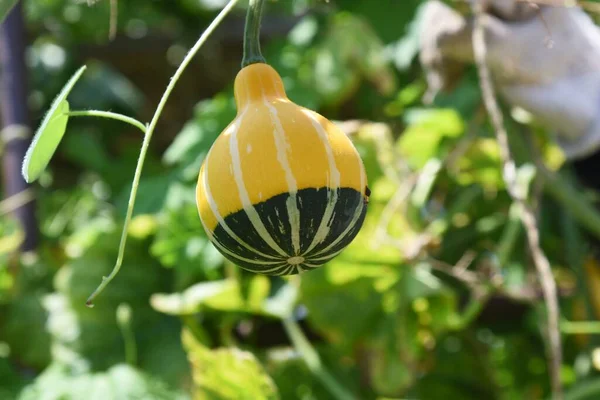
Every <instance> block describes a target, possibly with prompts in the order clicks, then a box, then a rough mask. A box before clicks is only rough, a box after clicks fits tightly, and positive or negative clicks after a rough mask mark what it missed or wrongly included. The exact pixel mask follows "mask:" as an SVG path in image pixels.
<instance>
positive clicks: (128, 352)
mask: <svg viewBox="0 0 600 400" xmlns="http://www.w3.org/2000/svg"><path fill="white" fill-rule="evenodd" d="M131 318H132V316H131V307H130V306H129V304H126V303H122V304H119V306H118V307H117V324H118V325H119V329H120V330H121V334H122V335H123V342H124V343H125V361H126V362H127V364H129V365H131V366H135V365H136V364H137V344H136V343H135V333H134V332H133V328H132V326H131Z"/></svg>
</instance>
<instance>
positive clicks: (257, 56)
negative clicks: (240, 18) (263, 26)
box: [242, 0, 267, 68]
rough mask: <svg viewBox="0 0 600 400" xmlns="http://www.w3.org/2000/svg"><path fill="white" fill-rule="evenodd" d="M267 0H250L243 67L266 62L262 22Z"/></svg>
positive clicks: (245, 28) (245, 31) (245, 29)
mask: <svg viewBox="0 0 600 400" xmlns="http://www.w3.org/2000/svg"><path fill="white" fill-rule="evenodd" d="M264 3H265V0H250V3H249V5H248V13H247V14H246V26H245V27H244V56H243V58H242V68H244V67H247V66H248V65H250V64H256V63H266V62H267V61H266V60H265V58H264V57H263V55H262V53H261V51H260V23H261V20H262V13H263V8H264Z"/></svg>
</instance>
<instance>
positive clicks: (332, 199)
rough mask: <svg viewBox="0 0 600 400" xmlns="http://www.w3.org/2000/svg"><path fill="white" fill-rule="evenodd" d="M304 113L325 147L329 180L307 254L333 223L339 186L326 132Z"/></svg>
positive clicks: (321, 239) (324, 235)
mask: <svg viewBox="0 0 600 400" xmlns="http://www.w3.org/2000/svg"><path fill="white" fill-rule="evenodd" d="M303 112H304V114H305V115H306V116H307V117H308V119H309V120H310V122H311V123H312V126H313V128H314V129H315V131H316V133H317V136H318V137H319V139H321V142H323V146H324V147H325V152H326V153H327V162H328V164H329V177H328V179H329V178H330V179H331V182H327V183H328V184H327V207H326V208H325V213H324V214H323V218H322V219H321V223H320V224H319V228H318V229H317V232H316V233H315V236H314V238H313V240H312V242H311V244H310V246H308V248H307V249H306V251H305V252H304V254H308V252H310V251H311V250H312V249H314V248H315V246H317V245H318V244H320V243H322V242H323V241H324V240H325V238H327V235H328V234H329V230H330V228H331V224H332V223H333V216H334V213H333V211H334V210H335V206H336V203H337V200H338V190H337V189H338V188H339V187H340V180H341V178H340V171H339V170H338V169H337V165H336V163H335V158H334V156H333V150H332V148H331V144H330V143H329V138H328V136H327V132H325V130H324V129H323V127H322V126H321V124H319V121H316V120H315V118H314V116H313V115H312V114H311V113H310V112H307V111H305V110H303Z"/></svg>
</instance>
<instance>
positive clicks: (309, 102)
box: [0, 0, 600, 400]
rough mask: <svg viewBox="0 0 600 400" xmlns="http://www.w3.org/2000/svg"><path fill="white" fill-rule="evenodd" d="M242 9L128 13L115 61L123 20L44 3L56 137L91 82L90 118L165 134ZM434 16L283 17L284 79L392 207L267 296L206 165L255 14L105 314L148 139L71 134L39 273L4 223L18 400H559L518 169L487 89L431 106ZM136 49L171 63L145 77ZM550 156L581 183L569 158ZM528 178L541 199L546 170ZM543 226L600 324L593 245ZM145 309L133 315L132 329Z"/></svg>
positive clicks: (102, 130) (77, 127)
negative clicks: (319, 264)
mask: <svg viewBox="0 0 600 400" xmlns="http://www.w3.org/2000/svg"><path fill="white" fill-rule="evenodd" d="M224 3H225V2H224V1H220V0H201V1H191V0H177V1H151V2H149V1H142V0H128V1H120V2H119V16H118V22H119V27H120V31H119V35H118V37H117V39H116V41H115V42H114V43H110V42H108V40H107V36H108V15H109V14H108V13H109V1H100V2H98V3H96V4H94V5H93V6H88V5H87V4H85V3H82V2H77V1H71V0H51V1H50V0H49V1H29V2H26V3H25V5H26V19H27V24H28V29H29V30H30V32H31V34H32V35H31V37H32V38H33V40H32V42H31V44H30V47H29V49H28V63H29V67H30V77H31V78H30V80H31V87H32V91H31V96H30V104H31V108H32V112H33V115H34V116H35V118H36V121H39V120H40V119H41V118H42V116H43V112H44V110H45V109H47V107H48V106H49V103H50V101H51V99H52V98H53V97H54V96H55V95H56V93H57V92H58V91H59V90H60V88H61V87H62V84H63V83H64V82H65V81H66V79H67V78H68V77H69V76H70V75H71V74H72V72H73V71H74V70H75V69H76V68H77V67H78V66H79V65H80V64H83V63H86V64H88V65H89V68H88V71H87V72H86V74H85V75H84V76H83V77H82V79H81V81H80V82H79V83H78V85H77V86H76V87H75V88H74V90H73V92H72V96H71V97H70V98H69V99H70V103H71V108H72V109H87V108H100V109H107V110H108V109H110V110H114V111H118V112H123V113H126V114H129V115H132V116H138V117H140V118H141V119H142V118H144V117H146V116H147V115H148V112H149V110H150V111H151V109H152V107H153V106H154V104H155V103H156V101H157V95H159V94H160V93H161V92H162V90H163V89H164V87H165V86H166V79H167V78H168V76H169V74H170V72H171V70H172V69H173V64H174V62H173V60H174V59H175V60H177V59H179V60H180V59H181V56H180V55H181V54H180V53H181V51H182V49H183V51H185V49H186V48H187V47H189V46H190V44H191V43H193V40H195V38H196V37H197V36H198V35H199V33H200V31H201V29H202V27H203V26H206V25H207V23H208V22H209V21H210V20H211V18H213V17H214V15H215V13H216V11H217V10H218V9H219V8H220V7H222V6H223V5H224ZM420 4H421V2H420V1H419V0H410V1H408V0H406V1H395V2H392V1H384V0H377V1H375V0H373V1H368V2H367V1H361V0H335V1H334V0H331V1H329V2H323V1H316V0H314V1H308V0H294V1H287V0H286V1H284V0H278V1H276V2H275V1H271V2H269V4H268V7H269V11H268V13H267V17H266V19H265V23H264V27H263V30H264V32H265V34H264V35H263V36H264V37H265V45H264V47H265V52H266V57H267V59H268V60H269V62H270V64H272V65H273V66H274V67H275V68H276V69H277V70H278V71H279V73H280V74H281V76H282V77H283V79H284V82H285V85H286V89H287V91H288V94H289V96H290V98H291V99H293V100H294V101H296V102H297V103H299V104H302V105H303V106H306V107H309V108H312V109H315V110H318V111H320V112H321V113H323V114H325V115H326V116H327V117H329V118H331V119H335V120H338V121H340V125H341V126H342V128H343V129H345V130H346V131H347V132H348V134H349V135H350V136H351V138H352V140H353V141H354V142H355V144H356V146H357V148H358V150H359V152H360V153H361V155H362V157H363V159H364V162H365V165H366V168H367V174H368V178H369V186H370V187H371V190H372V197H371V201H370V204H369V211H368V215H367V219H366V222H365V225H364V228H363V230H362V231H361V233H360V235H359V236H358V237H357V238H356V240H355V241H354V242H353V243H352V245H351V246H350V247H349V248H348V249H346V250H345V251H344V252H343V253H342V254H341V255H340V256H339V257H337V258H336V259H334V260H333V261H331V262H330V263H329V264H328V265H326V266H324V267H323V268H320V269H318V270H316V271H313V272H310V273H307V274H303V275H302V276H300V277H296V278H293V279H287V278H285V279H284V278H279V277H264V276H255V275H252V274H249V273H247V272H245V271H243V270H241V269H239V268H237V267H235V266H233V265H231V264H230V263H228V262H226V261H225V260H224V259H223V257H222V256H221V255H220V254H219V253H218V252H217V251H216V250H215V249H214V247H213V246H212V245H211V244H210V243H209V241H208V239H207V237H206V235H205V234H204V231H203V229H202V226H201V224H200V220H199V218H198V215H197V210H196V205H195V181H196V178H197V174H198V170H199V168H200V164H201V163H202V160H203V159H204V157H205V155H206V153H207V151H208V149H209V148H210V145H211V144H212V142H213V141H214V140H215V138H216V137H217V135H218V134H219V133H220V132H221V131H222V130H223V129H224V127H225V126H226V125H227V124H228V123H229V121H231V119H232V118H233V116H234V115H235V103H234V100H233V93H232V92H233V91H232V83H233V79H234V77H235V73H236V71H237V68H238V67H237V65H238V63H239V60H240V59H241V47H240V43H241V42H240V40H241V26H242V25H241V24H242V22H243V7H240V9H239V10H238V11H239V12H237V13H236V15H235V17H232V18H230V19H229V23H230V25H229V28H228V29H225V28H222V29H220V30H219V31H218V33H217V34H216V35H217V36H218V37H219V39H218V40H216V39H215V41H213V42H212V43H210V42H209V43H208V44H207V47H206V49H204V50H203V51H202V52H201V56H200V57H199V58H200V59H201V61H200V62H199V64H197V65H196V66H197V67H198V68H199V69H196V70H194V69H193V68H190V70H188V72H187V73H186V75H187V76H188V79H189V80H188V81H187V82H188V83H189V84H190V85H191V86H193V85H194V84H195V83H198V82H200V83H202V84H207V85H208V84H209V83H210V85H209V86H207V87H205V88H204V89H205V91H204V92H197V93H196V92H194V93H192V94H191V95H190V93H189V92H186V90H185V85H186V83H182V86H183V88H179V89H177V90H180V92H176V93H180V94H181V95H180V96H179V97H178V96H174V98H173V99H172V100H171V103H173V102H174V103H173V104H175V105H174V106H172V108H171V109H167V111H166V112H165V119H166V121H165V122H164V123H163V125H162V126H160V127H159V130H157V136H158V137H157V138H156V142H155V143H154V145H153V147H152V149H151V155H150V159H149V160H148V162H147V167H146V168H145V170H144V174H143V177H142V181H141V185H140V187H139V192H138V201H137V204H136V208H135V216H134V219H133V221H132V224H131V227H130V230H129V236H130V240H129V242H128V246H127V250H126V257H125V261H124V264H123V269H122V271H121V272H120V274H119V275H118V276H117V278H116V279H115V280H114V281H113V283H112V284H111V285H110V286H108V288H107V289H106V291H105V292H104V293H103V295H102V296H101V297H100V298H99V299H98V301H97V302H96V306H95V308H93V309H89V308H86V307H85V305H84V304H85V300H86V298H87V296H88V295H89V294H90V293H91V292H92V291H93V289H94V288H95V287H96V286H97V284H98V283H100V280H101V277H102V276H104V275H106V274H107V273H108V272H109V271H110V269H111V268H112V266H113V264H114V260H115V258H116V254H117V247H118V241H119V234H120V228H121V226H122V222H123V217H124V214H125V207H126V203H127V196H128V193H129V189H130V183H131V178H132V176H133V170H134V165H135V161H136V159H137V152H138V151H139V145H140V141H141V139H140V137H139V133H138V132H136V131H135V130H134V129H132V128H130V127H129V126H122V125H119V124H118V123H115V122H113V121H97V120H86V119H78V120H71V121H70V122H69V127H68V129H67V134H66V135H65V140H64V142H63V143H62V144H61V146H60V148H59V152H58V157H57V158H55V159H54V160H53V162H52V163H51V165H50V168H49V169H48V171H46V172H45V173H44V174H43V175H42V177H41V179H40V187H39V188H37V189H36V190H37V198H38V202H37V207H38V218H39V225H40V229H41V237H42V240H41V244H40V247H39V249H38V250H37V252H36V253H35V254H19V253H18V252H17V249H18V247H19V244H20V243H21V241H22V239H23V237H22V234H21V232H20V230H19V227H18V225H17V224H16V223H15V222H14V221H13V220H12V219H11V217H10V216H9V215H3V216H2V218H1V219H0V231H1V233H2V235H1V237H0V398H1V399H12V398H14V399H41V400H58V399H73V400H79V399H95V398H98V399H180V398H181V399H184V398H197V399H256V400H258V399H277V398H281V399H286V400H287V399H302V400H309V399H329V398H336V396H338V397H339V393H338V394H337V395H336V394H335V393H336V392H335V391H334V390H333V391H332V387H331V384H330V383H328V382H329V381H328V379H329V378H327V379H324V378H323V376H321V375H319V372H318V371H326V373H327V374H328V375H327V376H329V377H331V379H333V380H334V381H335V382H337V383H338V384H339V385H341V386H342V387H343V388H345V390H346V391H347V392H349V393H352V396H353V398H360V399H391V398H419V399H442V398H444V399H502V400H504V399H506V400H508V399H545V398H548V396H549V381H548V373H547V366H546V365H547V364H546V355H545V349H544V339H543V336H542V329H543V328H542V326H543V323H544V320H545V319H544V318H545V317H544V315H543V311H542V310H543V306H542V304H543V300H542V298H541V295H540V294H539V290H538V288H537V285H536V283H535V278H534V277H533V272H532V271H533V267H532V264H531V260H530V257H529V255H528V252H527V247H526V243H525V240H524V236H523V233H522V231H521V228H520V223H519V217H518V213H517V212H516V211H515V210H514V207H513V205H512V203H511V200H510V196H509V195H508V194H507V193H506V190H505V187H504V182H503V180H502V173H501V163H500V158H499V154H498V147H497V145H496V142H495V141H494V138H493V135H492V133H491V132H490V130H489V127H488V126H487V125H486V124H484V123H482V122H481V118H479V117H478V115H479V114H480V98H479V89H478V84H477V81H476V79H475V77H474V76H473V74H467V75H466V76H465V77H463V79H462V81H461V82H460V83H459V85H458V86H457V88H456V89H455V90H453V91H452V92H451V93H447V94H444V95H443V96H440V97H439V98H438V99H437V100H436V103H435V104H434V105H432V106H428V107H426V106H424V105H423V104H422V103H421V95H422V94H423V93H424V91H425V84H424V81H423V78H422V73H421V72H422V71H421V70H420V68H419V65H418V63H417V62H416V60H415V57H416V55H417V51H418V41H417V36H416V35H417V27H418V24H419V21H420V20H419V18H420V17H419V16H420V14H419V6H420ZM282 26H283V27H284V28H283V29H282V28H281V27H282ZM231 32H233V33H231ZM234 34H235V35H234ZM165 42H168V43H170V44H169V45H168V46H166V47H162V46H163V45H164V43H165ZM132 44H133V45H132ZM155 45H156V46H158V47H156V49H157V50H156V49H155V50H153V49H154V46H155ZM120 46H123V47H122V48H123V49H126V50H125V51H123V50H122V48H121V47H120ZM131 46H133V48H135V49H138V48H139V49H140V52H142V51H145V52H146V53H143V54H145V55H144V56H143V57H144V58H143V60H146V59H147V58H146V57H150V58H153V60H154V61H153V62H152V63H148V64H143V63H142V65H138V60H136V59H135V58H136V55H135V54H133V55H131V54H128V51H127V49H131V48H132V47H131ZM164 50H166V51H164ZM140 54H141V53H140ZM148 54H149V55H148ZM140 57H142V56H140ZM227 60H234V62H232V63H228V62H227ZM140 62H141V61H140ZM132 63H133V64H135V65H133V66H132V65H131V64H132ZM220 63H223V64H222V65H224V66H223V67H220V65H221V64H220ZM175 64H176V63H175ZM211 65H212V67H211ZM211 68H212V69H211ZM217 69H220V72H219V73H220V74H222V75H217V74H215V75H214V76H213V75H210V74H209V73H208V72H206V71H216V70H217ZM144 71H147V74H146V75H143V72H144ZM136 74H138V75H136ZM162 76H164V77H165V79H164V80H161V79H158V77H162ZM193 87H194V90H195V89H196V88H197V87H198V86H193ZM215 88H216V89H215ZM195 102H197V104H195ZM181 108H184V109H185V110H184V111H181ZM181 113H183V114H181ZM181 115H184V116H185V118H183V119H182V118H180V116H181ZM375 121H376V122H375ZM513 127H514V130H515V131H522V130H524V129H538V128H536V127H527V126H522V125H517V124H516V123H514V125H513ZM540 137H542V138H543V137H544V135H541V136H540ZM540 142H541V145H542V146H543V150H544V154H545V155H546V156H547V158H548V160H550V161H551V162H552V165H553V166H554V167H558V166H559V165H560V157H557V156H556V154H558V153H559V152H558V150H557V149H556V148H555V147H554V146H553V145H552V144H551V143H549V142H546V141H544V140H540ZM557 160H559V161H557ZM520 161H521V162H524V161H527V160H523V159H521V160H520ZM520 174H521V175H520V176H522V177H523V182H525V185H527V184H528V182H529V181H530V180H531V179H530V178H531V168H530V167H528V165H524V166H522V167H521V168H520ZM534 186H535V184H533V186H532V188H531V190H532V191H535V188H534ZM539 209H540V217H541V224H542V230H541V231H542V245H543V247H544V249H545V250H546V251H547V253H548V256H549V258H550V261H551V263H552V265H553V267H554V269H555V274H556V276H557V280H558V284H559V288H560V292H561V309H562V314H563V316H564V317H565V318H567V319H570V320H577V319H580V320H581V319H595V316H596V315H599V314H598V313H600V308H599V306H600V305H599V304H597V303H596V302H595V301H594V297H593V296H588V290H587V289H586V288H587V285H586V282H591V284H592V286H591V287H592V288H594V287H596V286H593V285H597V284H598V282H600V280H599V277H598V274H595V275H594V274H593V273H592V274H587V275H586V271H590V269H584V268H583V265H582V264H583V262H584V258H585V257H584V255H585V254H587V253H586V252H587V249H586V248H585V247H584V240H583V239H582V235H581V234H580V233H579V232H578V227H577V224H576V223H574V222H573V220H572V217H571V216H570V214H569V212H568V211H567V210H565V209H563V208H562V207H561V206H559V205H557V204H555V203H554V202H553V201H552V200H551V199H549V198H546V197H545V196H541V197H540V200H539ZM517 211H518V210H517ZM557 216H560V221H562V222H560V223H559V222H557ZM457 263H458V266H457V267H455V268H452V265H454V264H457ZM457 268H459V269H460V271H462V272H456V270H457ZM592 271H594V270H593V269H592ZM467 275H468V277H470V278H469V279H465V278H464V277H465V276H467ZM590 290H591V289H590ZM482 293H483V295H482ZM123 306H128V307H129V310H130V311H131V313H130V315H128V316H127V318H121V320H119V318H118V315H117V314H118V312H119V311H118V310H119V309H122V307H123ZM120 307H121V308H120ZM122 317H123V316H122ZM283 320H286V321H289V320H292V321H295V322H296V323H298V324H299V326H300V327H301V329H302V332H304V335H306V337H307V338H308V340H309V341H310V343H311V346H312V347H311V348H309V349H308V350H307V349H306V348H302V347H301V346H298V345H296V346H293V345H292V343H298V340H299V338H298V337H290V336H288V334H286V329H284V325H283V323H282V321H283ZM563 343H564V347H565V358H564V363H563V383H564V384H565V386H566V387H567V389H568V394H569V396H570V397H569V398H570V399H592V398H598V396H600V384H599V383H598V382H600V380H599V379H600V378H599V376H598V370H599V369H600V360H599V358H598V353H597V352H598V349H597V347H596V346H597V345H598V343H599V342H598V341H597V339H596V338H595V337H592V336H590V335H587V336H585V335H576V336H564V341H563ZM313 348H314V349H313ZM311 349H312V351H316V353H314V354H313V353H311ZM315 355H316V356H315ZM314 357H317V359H315V358H314ZM317 367H318V368H317ZM322 373H325V372H322Z"/></svg>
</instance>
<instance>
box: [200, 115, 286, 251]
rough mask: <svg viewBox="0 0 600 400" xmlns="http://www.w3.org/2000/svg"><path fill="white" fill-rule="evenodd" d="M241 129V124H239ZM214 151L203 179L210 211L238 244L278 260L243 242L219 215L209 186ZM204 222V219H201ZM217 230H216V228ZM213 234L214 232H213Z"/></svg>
mask: <svg viewBox="0 0 600 400" xmlns="http://www.w3.org/2000/svg"><path fill="white" fill-rule="evenodd" d="M238 127H239V124H238ZM211 153H212V151H209V152H208V154H207V155H206V159H205V161H204V176H203V177H202V185H203V186H204V193H205V196H206V201H207V202H208V205H209V206H210V209H211V210H212V212H213V214H214V216H215V218H216V219H217V222H218V223H219V225H221V227H222V228H223V230H224V231H225V232H226V233H227V234H228V235H229V236H231V237H232V238H233V239H235V241H236V242H238V243H239V244H240V245H242V246H243V247H244V248H246V249H248V250H250V251H252V252H254V253H256V254H258V255H260V256H262V257H265V258H267V259H271V260H277V257H273V256H271V255H269V254H265V253H263V252H262V251H259V250H257V249H255V248H254V247H252V246H250V245H249V244H248V243H246V242H245V241H243V240H242V239H241V238H240V237H239V236H238V235H236V234H235V233H234V232H233V231H232V230H231V228H230V227H229V226H228V225H227V223H226V222H225V220H224V219H223V217H222V216H221V214H220V213H219V209H218V206H217V204H216V203H215V199H214V198H213V197H212V192H211V190H210V185H209V184H208V166H209V165H210V161H209V159H210V156H211ZM200 219H201V220H202V218H200ZM202 223H203V224H204V221H202ZM215 229H216V228H215ZM206 231H207V232H211V231H210V229H207V230H206ZM211 234H212V232H211Z"/></svg>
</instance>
